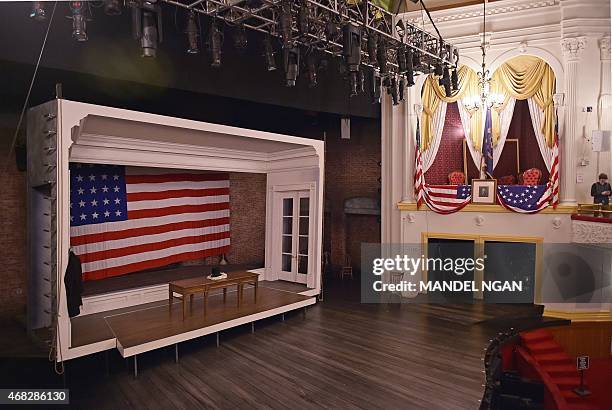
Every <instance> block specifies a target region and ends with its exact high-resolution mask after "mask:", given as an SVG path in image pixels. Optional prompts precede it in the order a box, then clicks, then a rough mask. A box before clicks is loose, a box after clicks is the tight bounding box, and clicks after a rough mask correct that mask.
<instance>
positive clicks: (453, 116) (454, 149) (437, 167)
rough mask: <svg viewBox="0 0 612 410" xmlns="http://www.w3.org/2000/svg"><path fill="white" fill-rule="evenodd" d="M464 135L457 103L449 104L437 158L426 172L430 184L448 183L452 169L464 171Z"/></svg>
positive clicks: (426, 178) (426, 180)
mask: <svg viewBox="0 0 612 410" xmlns="http://www.w3.org/2000/svg"><path fill="white" fill-rule="evenodd" d="M464 136H465V132H464V131H463V126H462V125H461V117H460V116H459V109H458V108H457V103H451V104H448V105H447V108H446V118H445V120H444V129H443V130H442V139H441V141H440V147H439V148H438V153H437V155H436V160H435V161H434V163H433V164H432V165H431V167H430V168H429V169H428V170H427V172H426V173H425V182H427V183H428V184H447V183H448V174H449V173H451V172H452V171H462V172H463V139H464ZM468 155H469V153H468Z"/></svg>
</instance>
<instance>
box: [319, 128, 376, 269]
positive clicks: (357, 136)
mask: <svg viewBox="0 0 612 410" xmlns="http://www.w3.org/2000/svg"><path fill="white" fill-rule="evenodd" d="M337 122H338V126H337V129H336V127H335V125H334V124H330V125H331V126H330V127H328V132H327V140H326V153H325V157H326V161H325V199H326V202H327V204H328V205H327V209H326V211H327V212H326V214H325V222H324V223H325V233H326V235H325V236H326V237H325V238H324V239H325V240H324V247H325V250H326V251H330V252H331V254H330V256H331V263H332V264H333V265H342V264H343V263H344V257H345V255H346V253H347V252H349V253H350V254H351V258H352V264H353V266H355V267H357V266H358V261H359V258H358V255H357V254H355V253H357V249H360V248H359V246H360V245H359V244H360V243H361V241H362V238H363V237H364V236H362V235H356V234H355V229H363V231H364V232H367V234H365V237H367V238H368V239H367V241H368V242H380V222H379V218H378V217H377V216H364V217H358V219H355V220H354V221H355V223H356V224H355V225H353V223H352V221H353V219H352V218H353V217H352V216H350V217H347V216H346V215H345V214H344V201H345V200H346V199H349V198H354V197H371V198H377V199H379V200H380V191H379V189H380V182H379V181H378V180H379V178H380V176H381V169H380V166H379V162H380V160H381V151H380V123H379V121H377V120H367V119H361V118H352V119H351V139H349V140H343V139H341V138H340V128H339V122H340V121H339V120H338V121H337ZM359 221H360V222H359ZM357 222H359V223H357ZM349 223H350V224H351V228H350V230H349V229H348V224H349ZM360 223H364V224H365V225H364V226H363V227H360V226H359V224H360ZM349 249H350V251H349ZM356 261H357V262H356Z"/></svg>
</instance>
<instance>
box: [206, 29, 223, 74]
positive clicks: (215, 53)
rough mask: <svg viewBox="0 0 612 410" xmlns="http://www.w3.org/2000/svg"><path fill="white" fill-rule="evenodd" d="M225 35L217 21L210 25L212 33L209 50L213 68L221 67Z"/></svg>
mask: <svg viewBox="0 0 612 410" xmlns="http://www.w3.org/2000/svg"><path fill="white" fill-rule="evenodd" d="M222 41H223V34H222V33H221V29H220V28H219V25H218V24H217V22H216V21H214V20H213V21H212V23H210V32H209V37H208V48H209V50H210V57H211V59H212V61H211V63H210V65H211V66H212V67H221V42H222Z"/></svg>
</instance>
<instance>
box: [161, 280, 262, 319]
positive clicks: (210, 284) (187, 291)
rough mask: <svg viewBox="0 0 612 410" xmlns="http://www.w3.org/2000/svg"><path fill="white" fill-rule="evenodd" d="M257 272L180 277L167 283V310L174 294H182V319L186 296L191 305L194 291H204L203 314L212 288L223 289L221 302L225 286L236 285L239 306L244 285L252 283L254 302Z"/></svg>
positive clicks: (184, 312)
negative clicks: (215, 277)
mask: <svg viewBox="0 0 612 410" xmlns="http://www.w3.org/2000/svg"><path fill="white" fill-rule="evenodd" d="M258 278H259V274H258V273H253V272H247V271H237V272H228V273H227V278H224V279H217V280H212V279H208V278H206V277H205V276H204V277H199V278H191V279H181V280H177V281H174V282H170V283H169V284H168V310H169V311H172V302H173V301H174V294H175V293H178V294H180V295H182V300H183V319H185V314H186V312H187V296H189V304H190V306H193V295H195V294H196V293H204V314H206V310H207V308H208V294H209V293H210V291H211V290H213V289H223V303H225V301H226V300H227V288H228V287H229V286H232V285H236V292H237V295H236V299H237V302H236V303H237V306H238V307H240V304H241V302H242V296H243V294H244V285H245V284H250V285H253V287H254V289H255V299H254V300H255V302H257V282H258Z"/></svg>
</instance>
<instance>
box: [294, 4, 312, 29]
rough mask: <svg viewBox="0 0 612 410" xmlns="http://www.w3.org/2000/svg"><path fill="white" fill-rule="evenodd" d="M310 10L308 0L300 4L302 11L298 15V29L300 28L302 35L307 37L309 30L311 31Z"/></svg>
mask: <svg viewBox="0 0 612 410" xmlns="http://www.w3.org/2000/svg"><path fill="white" fill-rule="evenodd" d="M309 14H310V12H309V10H308V1H307V0H301V4H300V9H299V10H298V15H297V27H298V31H299V32H300V34H301V35H303V36H304V35H306V34H308V29H309V21H308V19H309V17H310V16H309Z"/></svg>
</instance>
